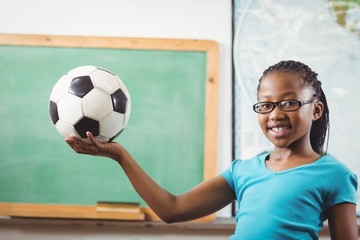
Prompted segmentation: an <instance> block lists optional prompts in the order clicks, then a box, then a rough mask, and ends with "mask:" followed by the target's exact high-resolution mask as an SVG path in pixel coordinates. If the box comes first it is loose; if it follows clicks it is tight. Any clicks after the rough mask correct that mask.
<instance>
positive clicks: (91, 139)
mask: <svg viewBox="0 0 360 240" xmlns="http://www.w3.org/2000/svg"><path fill="white" fill-rule="evenodd" d="M86 136H87V137H88V139H89V140H90V142H91V143H92V144H93V145H94V146H96V147H97V146H98V145H99V143H98V141H96V139H95V138H94V135H92V133H91V132H89V131H88V132H86Z"/></svg>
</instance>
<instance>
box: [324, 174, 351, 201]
mask: <svg viewBox="0 0 360 240" xmlns="http://www.w3.org/2000/svg"><path fill="white" fill-rule="evenodd" d="M357 187H358V179H357V177H356V175H355V174H353V173H351V172H350V173H348V174H346V175H345V176H344V177H343V178H342V179H341V180H340V181H339V182H338V184H336V185H335V187H334V188H333V191H332V193H331V195H330V197H329V199H328V201H327V207H331V206H334V205H336V204H339V203H343V202H348V203H354V204H356V191H357Z"/></svg>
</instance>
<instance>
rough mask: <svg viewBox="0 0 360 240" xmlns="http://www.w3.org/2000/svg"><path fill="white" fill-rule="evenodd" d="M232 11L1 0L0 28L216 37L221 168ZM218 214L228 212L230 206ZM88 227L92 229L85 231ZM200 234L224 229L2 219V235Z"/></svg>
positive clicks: (218, 6)
mask: <svg viewBox="0 0 360 240" xmlns="http://www.w3.org/2000/svg"><path fill="white" fill-rule="evenodd" d="M231 14H232V13H231V1H230V0H196V1H194V0H173V1H169V0H152V1H149V0H104V1H95V0H62V1H54V0H0V32H1V33H24V34H55V35H85V36H116V37H149V38H186V39H210V40H215V41H217V42H218V43H219V44H220V76H219V77H220V84H219V126H218V136H219V140H218V171H221V170H222V169H224V168H225V167H226V166H227V165H228V164H229V163H230V161H231V160H232V159H231V158H232V157H231V151H232V150H231V146H232V142H231V138H232V132H231V129H232V119H231V79H232V74H231V39H232V33H231V22H232V18H231ZM218 215H219V216H225V217H226V216H229V215H230V210H229V208H227V209H224V210H223V211H220V212H219V213H218ZM118 228H119V227H115V229H118ZM89 229H93V231H96V234H87V232H89V231H90V230H89ZM128 229H129V228H128ZM114 231H115V232H114ZM90 233H93V232H92V231H90ZM145 236H147V237H145ZM200 236H201V237H202V239H227V236H228V232H226V231H225V232H224V231H222V232H221V231H220V232H219V233H218V234H214V233H213V232H209V231H206V230H204V231H201V230H200V231H195V232H194V231H179V230H171V229H168V230H164V229H160V230H159V229H156V230H151V229H150V230H146V229H143V228H138V227H135V229H132V230H131V228H130V230H127V231H119V230H114V228H102V229H97V230H96V229H95V230H94V228H91V227H90V228H89V227H88V226H84V227H76V226H75V227H74V226H70V225H66V224H65V225H64V224H60V225H56V226H48V225H43V224H42V225H38V224H30V225H28V224H10V225H9V224H1V223H0V239H23V238H24V237H26V238H27V239H30V240H31V239H50V238H52V239H57V238H59V239H60V238H61V239H65V240H66V239H115V238H116V239H194V238H196V239H201V237H200Z"/></svg>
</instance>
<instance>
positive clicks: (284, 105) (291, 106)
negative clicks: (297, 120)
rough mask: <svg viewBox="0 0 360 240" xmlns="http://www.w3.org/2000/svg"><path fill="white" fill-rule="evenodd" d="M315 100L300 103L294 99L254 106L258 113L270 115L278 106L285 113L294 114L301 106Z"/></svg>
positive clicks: (261, 103)
mask: <svg viewBox="0 0 360 240" xmlns="http://www.w3.org/2000/svg"><path fill="white" fill-rule="evenodd" d="M314 101H315V100H308V101H303V102H301V101H298V100H294V99H288V100H283V101H280V102H258V103H255V104H254V105H253V109H254V111H255V112H256V113H260V114H265V113H270V112H272V110H274V108H275V107H276V106H278V107H279V108H280V109H281V110H282V111H284V112H292V111H296V110H298V109H299V108H300V107H301V106H303V105H305V104H309V103H312V102H314Z"/></svg>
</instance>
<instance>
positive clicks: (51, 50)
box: [0, 35, 217, 206]
mask: <svg viewBox="0 0 360 240" xmlns="http://www.w3.org/2000/svg"><path fill="white" fill-rule="evenodd" d="M34 39H35V40H34ZM79 39H81V41H79ZM109 39H110V40H111V41H107V40H109ZM84 40H87V42H86V41H85V43H84ZM125 40H126V43H125V44H124V43H123V42H122V41H124V39H121V38H91V37H88V38H86V37H81V38H71V37H70V38H67V37H65V36H36V35H22V36H19V35H0V129H1V133H2V136H1V138H0V169H1V172H0V186H1V191H0V202H27V203H50V204H79V205H94V204H96V202H97V201H100V200H101V201H135V202H140V203H141V204H142V205H144V206H145V203H144V202H143V201H142V200H141V199H140V198H139V196H138V195H137V193H136V192H135V191H134V190H133V188H132V186H131V185H130V183H129V181H128V179H127V178H126V176H125V174H124V173H123V171H122V169H121V168H120V166H119V165H118V164H117V163H115V162H114V161H112V160H110V159H105V158H99V157H92V156H87V155H86V156H85V155H79V154H76V153H74V152H73V151H72V150H71V149H70V148H69V147H68V146H67V145H66V143H65V142H64V141H63V139H62V137H61V136H60V135H59V134H58V132H57V131H56V129H55V128H54V126H53V124H52V122H51V120H50V116H49V96H50V92H51V90H52V87H53V86H54V84H55V83H56V82H57V80H58V79H59V78H60V77H61V76H62V75H63V74H64V73H66V72H67V71H68V70H70V69H72V68H74V67H77V66H81V65H95V66H100V67H104V68H106V69H109V70H110V71H112V72H114V73H115V74H116V75H118V76H119V77H120V78H121V79H122V80H123V82H124V83H125V85H126V86H127V88H128V90H129V92H130V96H131V101H132V113H131V117H130V120H129V124H128V126H127V128H126V129H125V130H124V132H123V133H122V134H121V135H120V136H119V137H118V138H117V139H116V140H115V141H118V142H120V143H121V144H123V145H124V146H125V147H126V148H127V150H128V151H129V152H130V153H131V154H132V155H133V157H134V158H135V159H136V160H137V161H138V162H139V164H140V165H141V166H142V167H143V168H144V169H145V171H147V172H148V173H149V175H151V176H152V177H153V178H154V179H155V180H156V181H157V182H158V183H159V184H160V185H162V186H163V187H165V188H166V189H168V190H169V191H170V192H173V193H175V194H180V193H182V192H184V191H187V190H189V189H190V188H192V187H193V186H194V185H196V184H197V183H199V182H201V181H202V180H203V179H204V178H207V177H209V176H211V175H214V174H215V172H214V171H213V169H215V161H216V156H215V155H214V154H213V153H216V151H213V150H211V151H212V154H208V153H207V151H208V150H207V149H209V148H216V133H208V134H207V131H214V132H216V123H217V121H216V114H217V107H216V102H217V99H216V97H217V95H216V93H212V94H213V96H209V93H208V91H212V92H214V91H217V86H216V88H215V89H216V90H211V89H212V88H213V87H209V84H213V85H214V84H215V85H217V77H216V76H214V75H213V76H209V74H212V72H215V75H216V73H217V70H216V69H215V70H214V69H209V68H214V67H215V68H216V67H217V66H216V65H217V64H216V63H217V60H212V58H215V57H217V55H216V54H217V53H216V54H214V53H209V49H211V47H209V46H212V44H215V43H211V44H210V45H209V42H206V47H203V49H201V48H199V47H198V45H199V41H194V42H195V43H196V44H197V45H196V47H194V49H193V50H192V49H191V45H192V42H191V40H183V43H184V44H185V45H186V46H185V47H184V46H183V45H182V46H180V47H178V45H176V43H175V40H156V39H152V41H151V42H150V45H149V44H147V43H149V42H148V41H149V40H144V43H142V41H143V40H141V39H136V41H135V44H133V43H132V40H133V42H134V39H132V40H131V39H125ZM104 41H106V43H105V44H104V43H103V42H104ZM89 42H90V43H89ZM99 42H100V44H98V43H99ZM166 42H169V44H168V45H166ZM177 42H179V41H177ZM132 44H133V45H132ZM169 46H170V47H169ZM174 46H175V47H174ZM209 61H215V64H214V63H212V64H210V62H209ZM214 96H216V97H215V100H214V99H212V98H214ZM210 98H211V102H210V100H209V99H210ZM211 103H212V105H213V106H209V104H211ZM212 107H213V108H215V110H211V111H209V110H208V109H211V108H212ZM213 136H215V137H213ZM207 138H211V139H208V140H207ZM206 158H211V159H207V160H206ZM212 165H214V166H212ZM208 168H210V169H208ZM207 171H210V172H207Z"/></svg>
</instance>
